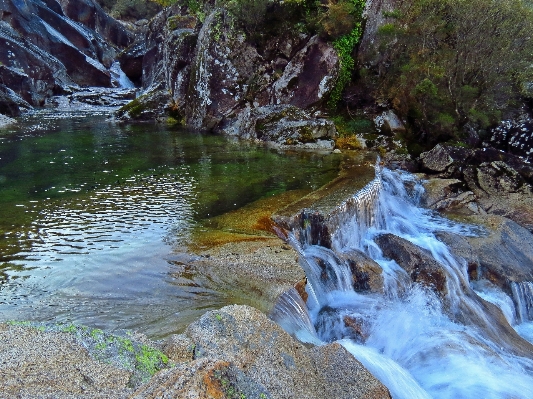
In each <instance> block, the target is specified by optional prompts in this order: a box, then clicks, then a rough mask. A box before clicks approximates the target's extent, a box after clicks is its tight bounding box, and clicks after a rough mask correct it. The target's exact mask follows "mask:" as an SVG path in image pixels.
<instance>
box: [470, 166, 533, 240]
mask: <svg viewBox="0 0 533 399" xmlns="http://www.w3.org/2000/svg"><path fill="white" fill-rule="evenodd" d="M510 163H512V162H510ZM519 171H520V172H519ZM464 180H465V182H466V184H467V185H468V187H469V188H470V189H471V190H472V192H473V193H474V194H475V195H476V197H477V202H478V203H479V205H480V207H481V208H482V209H483V211H484V212H487V213H491V214H495V215H501V216H505V217H507V218H509V219H511V220H514V221H515V222H517V223H519V224H520V225H521V226H523V227H525V228H527V229H529V230H531V231H533V195H532V194H533V187H532V185H531V181H532V179H531V177H530V176H529V167H528V165H523V166H520V165H517V166H516V167H513V166H511V165H510V164H509V163H507V162H504V161H492V162H483V163H481V164H480V165H479V166H475V165H472V166H468V167H467V168H465V170H464Z"/></svg>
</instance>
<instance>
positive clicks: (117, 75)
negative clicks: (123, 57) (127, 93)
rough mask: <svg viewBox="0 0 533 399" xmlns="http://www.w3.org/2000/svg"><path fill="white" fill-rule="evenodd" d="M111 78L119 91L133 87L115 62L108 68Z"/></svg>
mask: <svg viewBox="0 0 533 399" xmlns="http://www.w3.org/2000/svg"><path fill="white" fill-rule="evenodd" d="M109 72H110V73H111V77H112V79H113V81H114V82H115V84H116V85H117V86H118V87H119V88H121V89H134V88H135V85H134V84H133V82H132V81H131V80H130V79H129V78H128V77H127V76H126V74H125V73H124V71H123V70H122V69H121V68H120V63H119V62H118V61H115V62H114V63H113V64H112V65H111V68H109Z"/></svg>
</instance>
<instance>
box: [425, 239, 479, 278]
mask: <svg viewBox="0 0 533 399" xmlns="http://www.w3.org/2000/svg"><path fill="white" fill-rule="evenodd" d="M436 236H437V238H438V239H439V241H442V242H443V243H445V244H446V246H448V248H450V251H451V253H452V254H454V255H455V256H457V257H460V258H463V259H464V260H465V261H466V263H467V273H468V277H469V279H470V281H474V280H479V279H481V278H482V274H481V270H480V261H479V256H478V253H477V251H476V249H475V248H474V247H473V246H472V245H471V244H470V243H469V241H468V238H466V237H464V236H460V235H457V234H452V233H448V232H438V233H437V234H436Z"/></svg>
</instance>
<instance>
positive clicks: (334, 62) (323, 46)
mask: <svg viewBox="0 0 533 399" xmlns="http://www.w3.org/2000/svg"><path fill="white" fill-rule="evenodd" d="M339 66H340V64H339V57H338V55H337V52H336V51H335V49H334V48H333V47H332V46H331V45H330V44H328V43H326V42H325V41H324V40H322V39H320V38H319V37H318V36H313V37H312V38H311V39H310V40H309V41H308V42H307V44H306V45H305V47H304V48H303V49H302V50H300V51H299V52H297V53H296V54H295V55H294V57H292V58H291V60H290V61H289V63H288V64H287V65H286V66H285V67H284V70H283V74H282V75H281V77H280V78H279V79H278V80H276V81H275V82H274V83H273V84H272V86H271V88H270V89H269V90H268V91H269V92H270V103H271V104H291V105H294V106H297V107H299V108H302V109H307V108H310V107H312V106H315V105H318V104H319V103H320V102H322V101H323V100H324V98H325V97H326V95H327V94H328V93H329V92H331V90H333V88H334V86H335V83H336V82H337V78H338V74H339Z"/></svg>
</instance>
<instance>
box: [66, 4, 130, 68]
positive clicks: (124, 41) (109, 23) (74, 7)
mask: <svg viewBox="0 0 533 399" xmlns="http://www.w3.org/2000/svg"><path fill="white" fill-rule="evenodd" d="M59 1H60V3H61V9H62V10H63V12H64V13H65V16H67V17H68V18H70V19H72V20H73V21H76V22H79V23H81V24H83V25H84V26H86V27H87V28H89V29H90V30H91V31H93V32H98V34H99V35H100V36H102V37H103V38H104V39H106V42H108V43H111V44H112V45H114V46H116V47H118V48H125V47H128V46H129V45H130V44H131V43H132V42H133V39H134V35H133V33H132V32H131V31H129V30H128V29H127V28H126V27H125V26H124V25H123V24H121V23H120V22H119V21H117V20H115V19H113V18H111V17H110V16H109V15H107V14H106V12H105V11H104V10H103V9H102V7H100V5H99V4H98V3H97V2H95V1H94V0H59ZM108 66H109V65H108Z"/></svg>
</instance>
